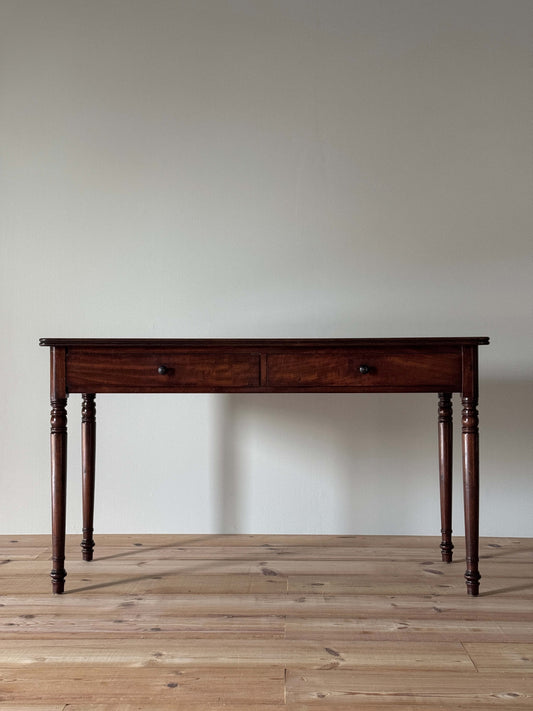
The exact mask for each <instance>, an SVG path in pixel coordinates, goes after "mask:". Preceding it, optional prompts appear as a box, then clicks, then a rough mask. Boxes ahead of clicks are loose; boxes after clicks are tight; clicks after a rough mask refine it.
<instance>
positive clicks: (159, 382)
mask: <svg viewBox="0 0 533 711" xmlns="http://www.w3.org/2000/svg"><path fill="white" fill-rule="evenodd" d="M259 378H260V362H259V355H258V354H254V353H226V352H223V351H221V352H218V351H209V352H203V351H180V350H177V349H166V348H156V349H144V348H112V347H110V348H76V347H73V348H69V349H68V352H67V388H68V391H69V392H83V393H90V392H103V393H105V392H114V393H117V392H118V393H120V392H124V393H127V392H216V391H220V390H227V391H228V392H232V391H234V390H237V391H238V390H245V389H253V388H255V387H257V386H258V385H259Z"/></svg>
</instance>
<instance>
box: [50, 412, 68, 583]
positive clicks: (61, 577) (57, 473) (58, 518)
mask: <svg viewBox="0 0 533 711" xmlns="http://www.w3.org/2000/svg"><path fill="white" fill-rule="evenodd" d="M51 405H52V411H51V415H50V452H51V457H52V564H53V568H52V572H51V573H50V576H51V578H52V591H53V592H54V593H62V592H63V591H64V589H65V577H66V575H67V573H66V571H65V527H66V504H67V400H66V398H58V399H52V401H51Z"/></svg>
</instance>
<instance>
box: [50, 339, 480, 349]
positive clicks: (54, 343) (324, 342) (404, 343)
mask: <svg viewBox="0 0 533 711" xmlns="http://www.w3.org/2000/svg"><path fill="white" fill-rule="evenodd" d="M488 343H489V338H488V336H458V337H453V338H446V337H439V338H41V339H39V345H40V346H51V347H68V346H78V347H80V346H81V347H83V346H87V347H91V348H93V347H97V348H98V347H121V346H122V347H143V348H156V347H169V346H170V347H180V348H187V347H192V348H199V347H201V348H220V347H226V348H228V347H240V348H261V347H284V346H287V347H291V348H321V347H322V348H324V347H328V348H332V347H333V348H350V347H356V346H366V347H370V346H378V347H381V346H386V347H404V348H413V347H417V346H418V347H422V346H423V347H430V346H435V347H442V346H445V347H446V346H482V345H487V344H488Z"/></svg>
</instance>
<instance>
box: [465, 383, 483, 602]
mask: <svg viewBox="0 0 533 711" xmlns="http://www.w3.org/2000/svg"><path fill="white" fill-rule="evenodd" d="M462 424H463V483H464V506H465V536H466V572H465V579H466V588H467V591H468V594H469V595H478V594H479V580H480V578H481V575H480V574H479V570H478V565H479V418H478V412H477V397H463V412H462Z"/></svg>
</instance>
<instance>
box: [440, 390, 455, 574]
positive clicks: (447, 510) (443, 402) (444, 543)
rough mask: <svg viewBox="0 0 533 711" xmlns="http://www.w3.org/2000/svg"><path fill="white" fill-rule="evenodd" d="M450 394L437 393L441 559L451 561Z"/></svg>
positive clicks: (451, 446)
mask: <svg viewBox="0 0 533 711" xmlns="http://www.w3.org/2000/svg"><path fill="white" fill-rule="evenodd" d="M452 449H453V431H452V395H451V393H439V478H440V522H441V529H440V530H441V536H442V540H441V544H440V550H441V553H442V560H443V561H444V562H445V563H451V562H452V552H453V543H452Z"/></svg>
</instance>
